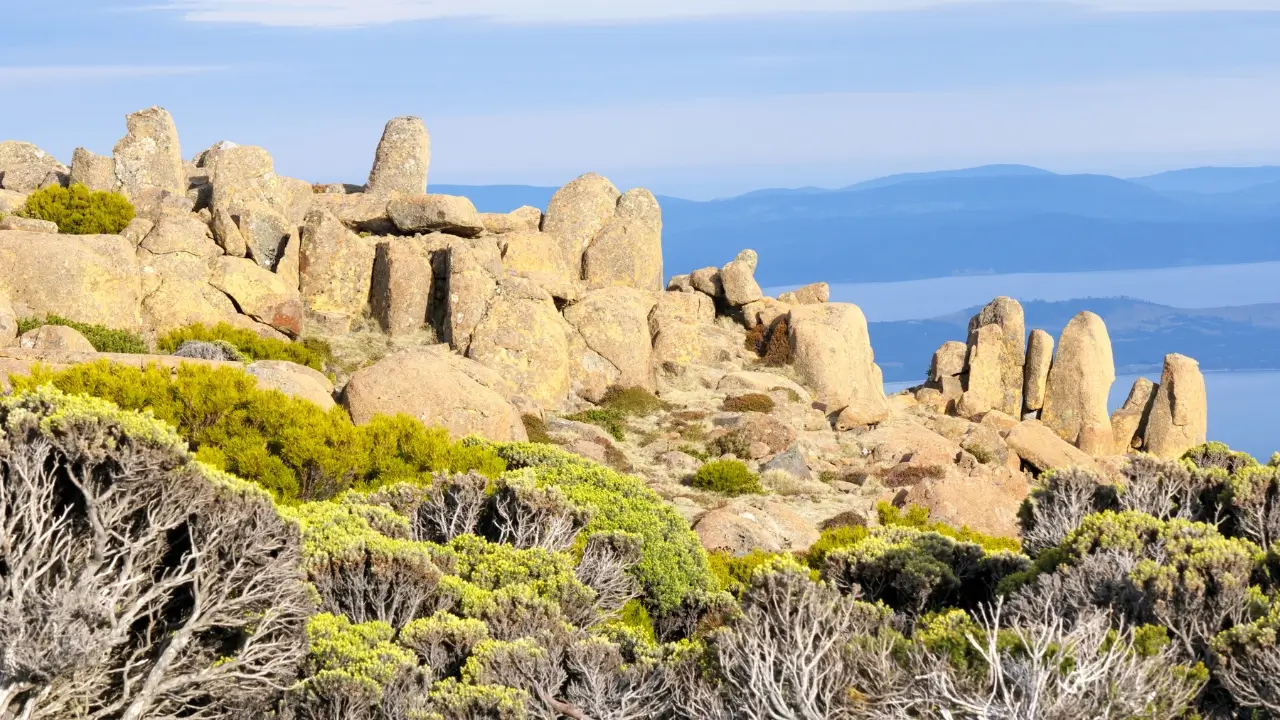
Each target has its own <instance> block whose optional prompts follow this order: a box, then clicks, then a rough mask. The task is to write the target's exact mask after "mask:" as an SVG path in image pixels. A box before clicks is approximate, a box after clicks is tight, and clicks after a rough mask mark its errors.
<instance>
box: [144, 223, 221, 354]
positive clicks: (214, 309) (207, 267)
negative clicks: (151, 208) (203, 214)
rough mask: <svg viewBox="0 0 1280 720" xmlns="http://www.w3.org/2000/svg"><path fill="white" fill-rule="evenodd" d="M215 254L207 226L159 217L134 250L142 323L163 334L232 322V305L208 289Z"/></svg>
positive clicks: (215, 290)
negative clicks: (140, 285) (192, 327)
mask: <svg viewBox="0 0 1280 720" xmlns="http://www.w3.org/2000/svg"><path fill="white" fill-rule="evenodd" d="M220 255H221V249H220V248H219V247H218V245H217V244H216V243H215V242H214V241H213V239H212V237H211V236H210V233H209V227H208V226H207V225H205V224H204V223H203V222H201V221H200V219H199V218H197V217H195V216H194V215H166V216H163V217H161V218H160V219H159V221H158V222H156V223H155V224H154V225H153V226H152V227H151V229H150V230H149V231H148V232H147V234H146V235H145V236H143V239H142V241H141V242H140V243H139V245H138V266H139V270H140V272H141V282H142V317H143V321H144V324H145V325H146V326H147V327H148V328H149V329H152V330H155V331H158V332H164V331H166V330H172V329H175V328H179V327H183V326H186V325H191V324H193V323H202V324H205V325H216V324H217V323H219V322H223V321H226V322H231V321H233V320H234V318H235V317H236V307H235V304H234V303H232V301H231V299H230V298H228V297H227V296H226V295H225V294H224V293H222V292H220V291H219V290H218V289H216V288H214V287H213V286H212V285H210V284H209V281H210V280H211V279H212V275H213V262H214V260H215V259H216V258H217V257H219V256H220Z"/></svg>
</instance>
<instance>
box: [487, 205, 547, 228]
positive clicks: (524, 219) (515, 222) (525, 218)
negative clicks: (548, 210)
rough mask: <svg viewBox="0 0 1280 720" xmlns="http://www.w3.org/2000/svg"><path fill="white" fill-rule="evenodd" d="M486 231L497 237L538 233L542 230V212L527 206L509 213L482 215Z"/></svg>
mask: <svg viewBox="0 0 1280 720" xmlns="http://www.w3.org/2000/svg"><path fill="white" fill-rule="evenodd" d="M480 221H481V222H482V223H484V229H485V230H486V231H487V232H491V233H493V234H495V235H502V234H505V233H513V232H538V231H539V230H541V229H542V211H541V210H539V209H538V208H536V207H532V206H530V205H525V206H524V207H521V208H518V209H516V210H512V211H511V212H509V213H480Z"/></svg>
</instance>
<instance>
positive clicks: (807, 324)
mask: <svg viewBox="0 0 1280 720" xmlns="http://www.w3.org/2000/svg"><path fill="white" fill-rule="evenodd" d="M788 317H789V319H788V331H789V333H790V343H791V352H792V356H793V358H794V361H795V369H796V373H797V374H798V375H799V376H800V378H801V380H802V381H803V382H804V383H805V384H806V385H808V386H809V387H811V388H812V389H813V390H814V394H815V396H816V399H817V401H818V402H821V403H823V404H824V405H825V406H826V407H827V410H828V411H829V412H840V413H841V414H842V415H843V416H845V421H846V422H849V423H854V424H857V425H870V424H874V423H877V422H880V421H881V420H883V419H884V418H885V417H887V416H888V414H889V406H888V403H887V402H886V401H885V397H884V384H883V383H879V382H877V376H878V372H877V371H876V368H875V366H874V356H873V354H872V351H871V339H870V337H869V336H868V334H867V319H866V317H865V316H864V315H863V314H862V310H861V309H859V308H858V306H857V305H852V304H849V303H826V304H823V305H802V306H799V307H796V308H794V309H792V311H791V313H790V315H789V316H788Z"/></svg>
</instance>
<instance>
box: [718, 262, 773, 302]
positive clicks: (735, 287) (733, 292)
mask: <svg viewBox="0 0 1280 720" xmlns="http://www.w3.org/2000/svg"><path fill="white" fill-rule="evenodd" d="M757 262H758V256H757V255H756V252H755V251H754V250H743V251H742V252H740V253H738V257H736V258H734V259H733V260H731V261H729V263H728V264H727V265H725V266H724V267H722V268H720V284H721V287H722V289H723V292H724V299H725V302H727V303H729V304H730V305H733V306H735V307H740V306H742V305H746V304H747V303H751V302H755V301H756V300H759V299H760V298H762V297H764V293H763V292H761V290H760V285H759V283H757V282H756V263H757Z"/></svg>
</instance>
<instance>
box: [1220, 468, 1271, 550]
mask: <svg viewBox="0 0 1280 720" xmlns="http://www.w3.org/2000/svg"><path fill="white" fill-rule="evenodd" d="M1225 495H1226V496H1227V498H1228V501H1227V503H1226V505H1227V507H1226V512H1227V514H1228V516H1229V517H1230V520H1231V525H1232V529H1233V530H1234V531H1235V532H1236V533H1237V534H1239V535H1241V536H1243V537H1245V538H1248V539H1249V540H1252V541H1253V542H1255V543H1257V544H1258V545H1259V546H1261V547H1262V549H1263V550H1271V549H1272V546H1273V545H1275V543H1276V541H1277V540H1278V539H1280V471H1277V469H1276V468H1274V467H1252V468H1246V469H1245V470H1242V471H1240V472H1238V473H1236V474H1235V475H1232V476H1231V478H1230V479H1229V480H1228V481H1227V492H1226V493H1225Z"/></svg>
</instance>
